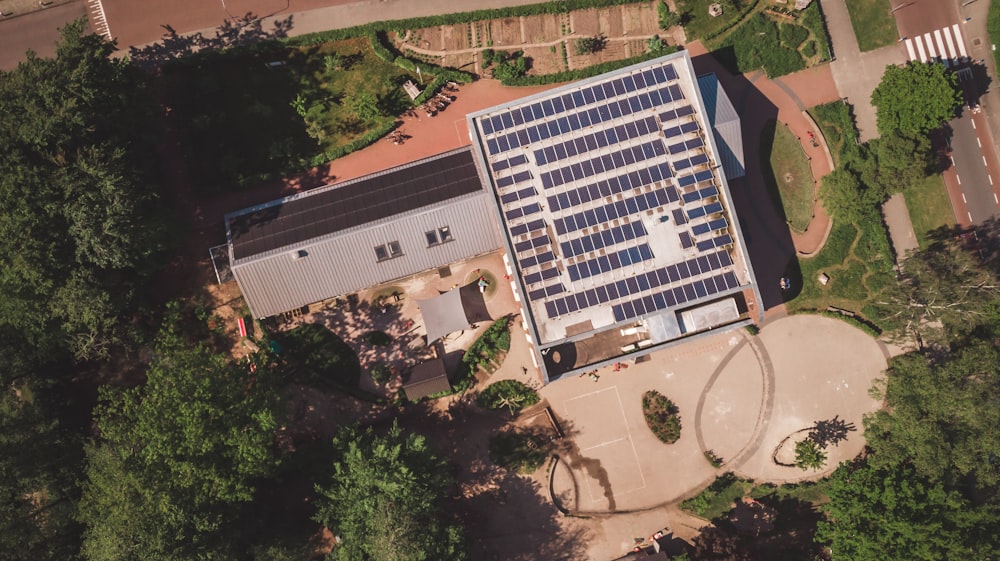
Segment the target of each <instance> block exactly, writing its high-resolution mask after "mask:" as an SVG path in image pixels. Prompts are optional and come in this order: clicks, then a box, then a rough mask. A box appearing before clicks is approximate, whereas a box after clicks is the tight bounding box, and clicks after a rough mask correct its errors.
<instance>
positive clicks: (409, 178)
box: [226, 148, 482, 261]
mask: <svg viewBox="0 0 1000 561" xmlns="http://www.w3.org/2000/svg"><path fill="white" fill-rule="evenodd" d="M481 189H482V182H481V181H480V179H479V174H478V173H477V171H476V165H475V162H474V161H473V159H472V155H471V153H470V151H469V149H468V148H465V149H460V150H456V151H452V152H447V153H444V154H439V155H437V156H433V157H431V158H426V159H423V160H418V161H416V162H413V163H411V164H408V165H405V166H400V167H396V168H392V169H389V170H386V171H383V172H379V173H375V174H371V175H366V176H364V177H360V178H358V179H354V180H351V181H347V182H344V183H338V184H335V185H327V186H325V187H320V188H318V189H313V190H310V191H307V192H305V193H301V194H299V195H293V196H291V197H287V198H285V199H281V200H277V201H273V202H270V203H267V204H264V205H260V206H257V207H253V208H249V209H245V210H241V211H238V212H234V213H232V214H229V215H227V216H226V221H227V229H228V233H229V241H230V244H231V245H232V248H233V257H234V261H238V260H240V259H245V258H248V257H253V256H256V255H260V254H263V253H266V252H269V251H272V250H277V249H280V248H285V247H289V246H293V245H295V244H298V243H302V242H305V241H308V240H313V239H315V238H319V237H322V236H325V235H329V234H334V233H337V232H342V231H344V230H348V229H351V228H354V227H357V226H361V225H364V224H368V223H372V222H376V221H378V220H382V219H386V218H391V217H393V216H396V215H399V214H403V213H406V212H408V211H411V210H414V209H418V208H422V207H427V206H432V205H435V204H438V203H441V202H442V201H447V200H449V199H453V198H456V197H460V196H462V195H468V194H470V193H474V192H476V191H479V190H481Z"/></svg>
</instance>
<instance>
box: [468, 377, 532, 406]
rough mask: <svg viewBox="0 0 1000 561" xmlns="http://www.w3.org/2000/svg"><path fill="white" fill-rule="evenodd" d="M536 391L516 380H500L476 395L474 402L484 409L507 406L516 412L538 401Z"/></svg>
mask: <svg viewBox="0 0 1000 561" xmlns="http://www.w3.org/2000/svg"><path fill="white" fill-rule="evenodd" d="M538 400H539V398H538V392H536V391H535V390H533V389H531V388H529V387H528V386H526V385H525V384H523V383H521V382H519V381H517V380H501V381H499V382H496V383H494V384H490V385H489V386H487V387H486V389H484V390H483V391H481V392H479V395H478V396H476V403H478V404H479V406H480V407H484V408H486V409H494V410H496V409H500V408H501V407H505V408H507V410H508V411H510V412H511V413H517V412H518V411H520V410H521V409H524V408H525V407H530V406H532V405H534V404H536V403H538Z"/></svg>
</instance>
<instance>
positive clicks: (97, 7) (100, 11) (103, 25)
mask: <svg viewBox="0 0 1000 561" xmlns="http://www.w3.org/2000/svg"><path fill="white" fill-rule="evenodd" d="M87 3H88V4H90V9H91V11H92V12H93V17H94V31H97V32H98V33H100V34H101V35H104V36H105V37H107V39H108V40H109V41H110V40H111V38H112V37H111V26H110V25H108V16H107V15H105V13H104V5H103V4H101V0H87Z"/></svg>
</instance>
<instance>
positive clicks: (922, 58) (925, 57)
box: [916, 37, 927, 62]
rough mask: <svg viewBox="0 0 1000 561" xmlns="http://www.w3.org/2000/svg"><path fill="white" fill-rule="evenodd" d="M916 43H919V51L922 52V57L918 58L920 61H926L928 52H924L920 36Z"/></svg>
mask: <svg viewBox="0 0 1000 561" xmlns="http://www.w3.org/2000/svg"><path fill="white" fill-rule="evenodd" d="M916 43H917V52H919V53H920V58H919V59H917V60H918V61H919V62H925V61H926V60H927V54H925V53H924V44H923V43H922V42H921V41H920V38H919V37H918V38H917V39H916Z"/></svg>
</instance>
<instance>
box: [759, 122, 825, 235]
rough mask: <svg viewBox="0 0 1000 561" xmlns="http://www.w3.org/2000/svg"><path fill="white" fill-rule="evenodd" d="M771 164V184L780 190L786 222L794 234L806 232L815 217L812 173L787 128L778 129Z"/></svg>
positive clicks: (772, 146) (765, 134)
mask: <svg viewBox="0 0 1000 561" xmlns="http://www.w3.org/2000/svg"><path fill="white" fill-rule="evenodd" d="M767 136H768V135H767V132H765V133H764V137H765V138H766V137H767ZM770 164H771V166H770V167H771V178H770V180H771V181H773V182H774V184H775V185H776V186H777V191H778V193H779V195H780V198H781V206H782V208H784V209H785V219H786V220H788V223H789V225H790V226H791V227H792V229H793V230H795V231H798V232H804V231H805V230H806V228H808V227H809V222H810V221H811V220H812V214H813V202H814V193H813V176H812V170H811V169H810V168H809V160H808V159H806V155H805V152H803V151H802V146H801V145H800V144H799V141H798V139H797V138H796V137H795V135H794V134H792V132H791V131H789V130H788V127H786V126H785V125H784V124H779V125H777V126H775V130H774V138H773V140H772V142H771V150H770ZM765 177H766V176H765Z"/></svg>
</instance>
